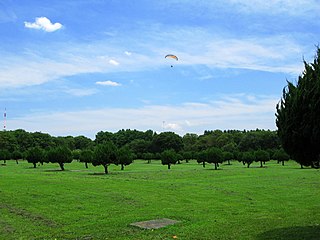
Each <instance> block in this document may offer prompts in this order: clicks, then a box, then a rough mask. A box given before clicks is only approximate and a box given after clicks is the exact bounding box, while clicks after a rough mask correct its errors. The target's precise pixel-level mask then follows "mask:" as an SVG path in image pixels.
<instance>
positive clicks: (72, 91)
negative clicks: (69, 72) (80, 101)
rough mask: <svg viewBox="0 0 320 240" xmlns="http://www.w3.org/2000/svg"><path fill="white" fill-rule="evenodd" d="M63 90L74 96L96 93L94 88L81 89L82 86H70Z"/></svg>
mask: <svg viewBox="0 0 320 240" xmlns="http://www.w3.org/2000/svg"><path fill="white" fill-rule="evenodd" d="M64 91H65V92H66V93H68V94H70V95H73V96H76V97H84V96H90V95H93V94H95V93H97V90H96V89H83V88H71V89H66V90H64Z"/></svg>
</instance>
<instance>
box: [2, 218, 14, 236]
mask: <svg viewBox="0 0 320 240" xmlns="http://www.w3.org/2000/svg"><path fill="white" fill-rule="evenodd" d="M15 231H16V229H15V228H14V227H13V226H11V225H10V224H9V223H7V222H6V221H4V220H1V219H0V232H2V233H3V234H12V233H14V232H15Z"/></svg>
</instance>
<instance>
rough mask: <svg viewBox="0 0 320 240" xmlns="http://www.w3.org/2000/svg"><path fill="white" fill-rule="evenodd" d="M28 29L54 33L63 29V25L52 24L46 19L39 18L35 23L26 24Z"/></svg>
mask: <svg viewBox="0 0 320 240" xmlns="http://www.w3.org/2000/svg"><path fill="white" fill-rule="evenodd" d="M24 26H25V27H26V28H33V29H39V30H43V31H45V32H54V31H57V30H59V29H61V28H62V24H61V23H58V22H57V23H51V21H50V20H49V19H48V18H46V17H37V18H36V20H35V22H24Z"/></svg>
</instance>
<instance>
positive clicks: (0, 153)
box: [0, 149, 11, 163]
mask: <svg viewBox="0 0 320 240" xmlns="http://www.w3.org/2000/svg"><path fill="white" fill-rule="evenodd" d="M10 158H11V154H10V152H9V151H8V150H7V149H2V150H0V160H3V163H6V161H7V160H10Z"/></svg>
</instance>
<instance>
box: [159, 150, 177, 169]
mask: <svg viewBox="0 0 320 240" xmlns="http://www.w3.org/2000/svg"><path fill="white" fill-rule="evenodd" d="M176 162H177V154H176V152H175V151H174V150H173V149H170V150H165V151H163V152H162V153H161V163H162V165H168V169H170V168H171V164H176Z"/></svg>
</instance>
